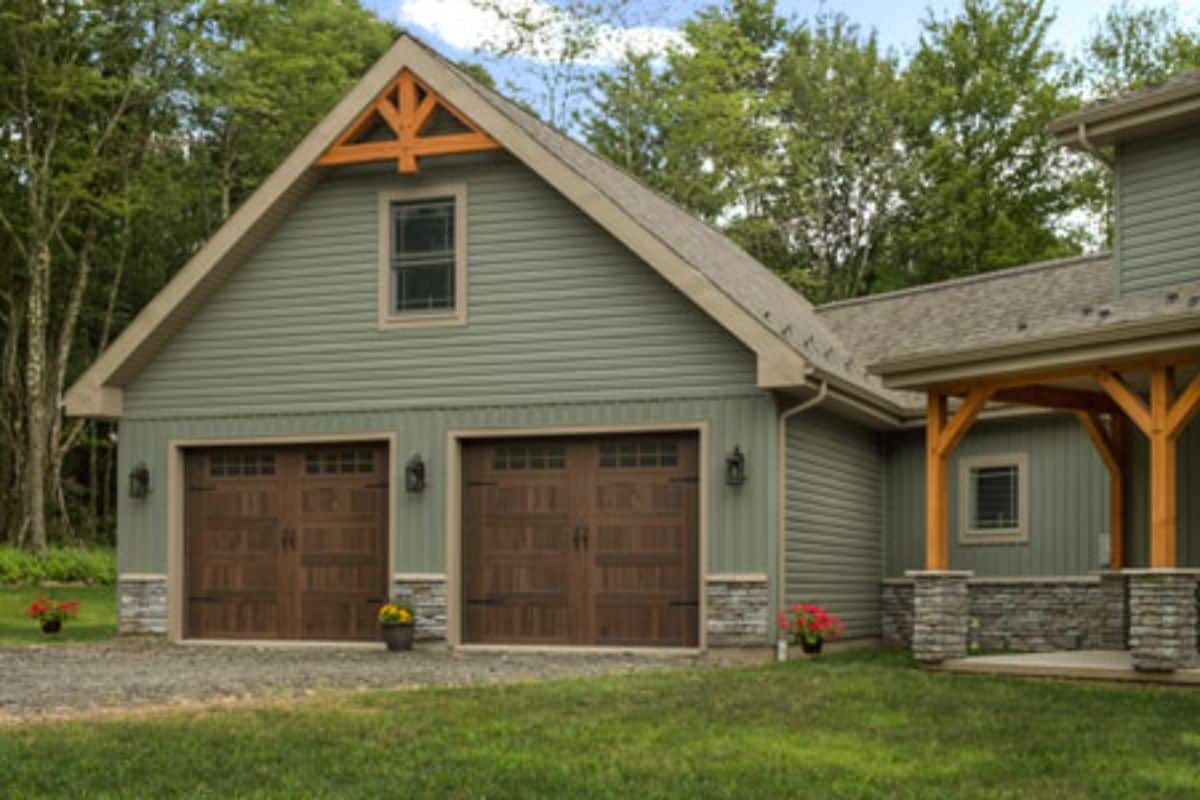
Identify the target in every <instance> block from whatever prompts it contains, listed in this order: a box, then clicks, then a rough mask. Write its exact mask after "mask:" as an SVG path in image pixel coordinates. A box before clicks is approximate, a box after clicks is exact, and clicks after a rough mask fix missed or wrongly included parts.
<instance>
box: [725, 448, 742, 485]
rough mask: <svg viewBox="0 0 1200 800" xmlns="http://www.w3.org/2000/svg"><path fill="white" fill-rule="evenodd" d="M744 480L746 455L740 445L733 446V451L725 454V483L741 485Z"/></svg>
mask: <svg viewBox="0 0 1200 800" xmlns="http://www.w3.org/2000/svg"><path fill="white" fill-rule="evenodd" d="M745 482H746V455H745V454H744V453H743V452H742V448H741V446H740V445H736V444H735V445H734V446H733V452H732V453H730V454H729V455H727V456H725V485H726V486H741V485H742V484H743V483H745Z"/></svg>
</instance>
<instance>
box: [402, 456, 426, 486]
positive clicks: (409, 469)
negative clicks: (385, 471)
mask: <svg viewBox="0 0 1200 800" xmlns="http://www.w3.org/2000/svg"><path fill="white" fill-rule="evenodd" d="M404 488H405V489H406V490H408V491H409V492H412V493H413V494H417V493H419V492H423V491H425V462H424V461H422V460H421V456H420V454H417V455H415V456H413V457H412V458H410V459H409V460H408V463H407V464H405V465H404Z"/></svg>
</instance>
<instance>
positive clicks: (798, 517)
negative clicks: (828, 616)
mask: <svg viewBox="0 0 1200 800" xmlns="http://www.w3.org/2000/svg"><path fill="white" fill-rule="evenodd" d="M787 443H788V456H787V479H786V491H787V505H786V516H785V520H786V530H787V540H786V541H787V546H786V558H787V571H786V574H787V600H788V603H795V602H807V603H817V604H819V605H823V606H826V607H827V608H829V610H830V611H832V612H834V613H836V614H838V615H839V616H840V617H842V619H843V620H844V621H845V622H846V625H847V636H851V637H869V636H878V635H879V621H880V608H879V597H880V595H879V579H880V577H881V572H882V552H881V551H882V542H881V535H882V531H881V528H882V504H883V494H884V491H883V489H884V487H883V469H882V461H881V458H880V451H879V443H878V438H877V435H876V434H875V433H874V432H873V431H870V430H868V429H866V428H862V427H859V426H857V425H854V424H853V423H850V422H847V421H845V420H842V419H839V418H837V417H834V416H832V415H830V414H826V413H823V412H820V411H814V412H808V413H804V414H801V415H799V416H798V417H793V418H792V419H791V420H790V421H789V424H788V431H787Z"/></svg>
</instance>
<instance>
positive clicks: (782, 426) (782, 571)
mask: <svg viewBox="0 0 1200 800" xmlns="http://www.w3.org/2000/svg"><path fill="white" fill-rule="evenodd" d="M828 396H829V381H827V380H822V381H821V388H820V389H818V390H817V393H816V395H815V396H813V397H810V398H809V399H808V400H805V401H804V402H803V403H800V404H799V405H795V406H792V407H791V408H789V409H787V410H786V411H782V412H780V414H779V442H778V451H779V488H778V492H779V498H778V501H779V502H778V506H779V509H778V511H779V516H778V519H777V520H776V524H777V525H778V528H779V530H778V542H777V543H776V547H777V551H778V552H777V553H776V555H775V559H776V564H775V585H776V589H775V595H776V598H775V603H776V609H777V610H780V611H782V610H783V607H784V605H785V604H786V603H787V451H788V448H787V423H788V420H789V419H791V418H792V417H794V416H796V415H798V414H803V413H804V412H805V411H808V410H810V409H813V408H816V407H817V406H819V405H821V403H823V402H825V398H826V397H828ZM776 657H777V658H779V659H781V660H782V659H786V658H787V649H786V648H784V649H782V650H777V651H776Z"/></svg>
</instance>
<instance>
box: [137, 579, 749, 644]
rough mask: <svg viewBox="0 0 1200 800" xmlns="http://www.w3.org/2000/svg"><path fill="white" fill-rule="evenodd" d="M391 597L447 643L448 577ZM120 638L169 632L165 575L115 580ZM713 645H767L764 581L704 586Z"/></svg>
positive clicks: (426, 633)
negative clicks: (410, 608)
mask: <svg viewBox="0 0 1200 800" xmlns="http://www.w3.org/2000/svg"><path fill="white" fill-rule="evenodd" d="M392 591H393V595H394V596H395V597H397V598H403V599H406V600H407V601H408V602H410V603H411V604H412V606H413V610H414V612H415V616H416V622H417V629H416V639H417V641H422V642H437V641H445V640H446V579H445V577H443V576H439V575H421V576H402V575H397V576H395V577H394V579H393V581H392ZM117 593H118V598H119V602H118V618H119V621H120V622H119V630H120V632H121V633H122V634H155V635H160V636H162V635H166V633H167V579H166V576H161V575H156V576H150V575H144V576H143V575H139V576H136V577H134V576H128V577H126V576H122V577H120V578H119V579H118V580H117ZM705 600H706V605H707V611H708V619H707V621H706V622H707V626H708V644H709V646H710V647H747V646H749V647H763V646H766V645H767V644H769V634H770V631H771V625H770V619H769V615H770V594H769V591H768V588H767V580H766V577H765V576H763V577H761V578H759V577H752V578H747V577H740V576H739V577H735V578H722V577H720V576H713V577H710V578H709V579H708V581H707V583H706V597H705Z"/></svg>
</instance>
